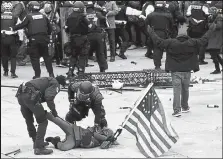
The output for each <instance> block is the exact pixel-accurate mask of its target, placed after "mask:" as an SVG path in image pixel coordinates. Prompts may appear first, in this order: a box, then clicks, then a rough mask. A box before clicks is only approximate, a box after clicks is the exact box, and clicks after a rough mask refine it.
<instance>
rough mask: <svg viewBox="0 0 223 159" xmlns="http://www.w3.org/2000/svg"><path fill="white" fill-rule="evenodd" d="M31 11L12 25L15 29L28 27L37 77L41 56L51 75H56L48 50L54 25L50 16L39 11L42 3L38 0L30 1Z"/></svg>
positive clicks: (36, 76) (32, 59)
mask: <svg viewBox="0 0 223 159" xmlns="http://www.w3.org/2000/svg"><path fill="white" fill-rule="evenodd" d="M28 9H29V10H30V13H29V14H28V15H27V16H26V17H25V19H24V20H23V21H22V23H20V24H18V25H16V26H14V27H12V29H13V30H19V29H23V28H25V27H26V28H27V29H28V33H27V34H28V35H27V37H28V39H29V44H28V46H29V50H28V53H29V55H30V59H31V63H32V67H33V70H34V72H35V76H34V77H33V79H35V78H39V77H40V74H41V70H40V57H43V59H44V62H45V65H46V69H47V71H48V73H49V76H50V77H54V73H53V67H52V61H51V58H50V56H49V52H48V44H49V35H50V34H51V31H52V27H51V25H50V22H49V20H48V18H47V17H46V16H45V15H43V14H42V13H40V12H39V10H40V4H39V3H38V2H37V1H30V2H29V3H28Z"/></svg>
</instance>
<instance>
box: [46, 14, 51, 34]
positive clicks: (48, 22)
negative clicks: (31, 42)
mask: <svg viewBox="0 0 223 159" xmlns="http://www.w3.org/2000/svg"><path fill="white" fill-rule="evenodd" d="M44 17H45V18H46V22H47V28H48V35H50V34H51V32H52V25H51V24H50V21H49V19H48V18H47V17H46V16H44Z"/></svg>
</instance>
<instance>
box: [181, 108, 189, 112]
mask: <svg viewBox="0 0 223 159" xmlns="http://www.w3.org/2000/svg"><path fill="white" fill-rule="evenodd" d="M189 111H190V107H187V108H186V109H185V108H182V110H181V112H182V113H188V112H189Z"/></svg>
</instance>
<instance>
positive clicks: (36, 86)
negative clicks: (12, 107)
mask: <svg viewBox="0 0 223 159" xmlns="http://www.w3.org/2000/svg"><path fill="white" fill-rule="evenodd" d="M58 92H59V83H58V82H57V80H56V79H55V78H52V77H42V78H37V79H34V80H31V81H29V82H27V83H25V84H22V85H20V87H19V89H18V91H17V94H16V97H17V98H18V102H19V104H20V106H21V109H20V110H21V113H22V115H23V117H24V119H25V121H26V125H27V130H28V133H29V136H30V137H31V138H32V139H33V141H34V142H35V144H34V148H39V149H41V148H42V147H43V144H44V136H45V133H46V128H47V125H48V121H47V118H46V111H45V110H44V108H43V106H42V104H41V103H43V102H46V103H47V106H48V107H49V108H50V110H51V111H52V113H53V114H54V115H55V116H57V111H56V109H55V103H54V98H55V96H56V95H57V93H58ZM33 115H34V116H35V118H36V121H37V123H38V128H37V131H36V128H35V126H34V118H33Z"/></svg>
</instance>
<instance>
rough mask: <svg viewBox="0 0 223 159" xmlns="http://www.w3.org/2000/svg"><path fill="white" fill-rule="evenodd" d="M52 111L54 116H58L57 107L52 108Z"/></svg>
mask: <svg viewBox="0 0 223 159" xmlns="http://www.w3.org/2000/svg"><path fill="white" fill-rule="evenodd" d="M51 113H52V114H53V116H54V117H58V114H57V111H56V109H54V110H52V111H51Z"/></svg>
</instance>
